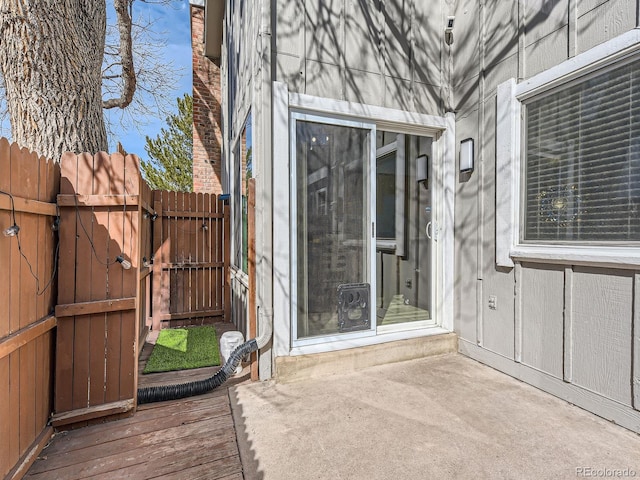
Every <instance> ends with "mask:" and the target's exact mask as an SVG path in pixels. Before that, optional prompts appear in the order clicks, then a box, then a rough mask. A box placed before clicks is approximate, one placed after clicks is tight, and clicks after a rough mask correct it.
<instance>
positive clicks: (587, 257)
mask: <svg viewBox="0 0 640 480" xmlns="http://www.w3.org/2000/svg"><path fill="white" fill-rule="evenodd" d="M509 256H510V257H511V258H512V259H513V260H515V261H518V262H539V263H552V264H560V265H585V266H596V267H610V268H621V269H631V270H638V269H640V247H604V246H586V245H576V246H571V245H523V244H520V245H516V246H514V247H512V248H511V250H510V252H509Z"/></svg>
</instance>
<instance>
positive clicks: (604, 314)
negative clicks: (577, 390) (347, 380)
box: [571, 267, 634, 406]
mask: <svg viewBox="0 0 640 480" xmlns="http://www.w3.org/2000/svg"><path fill="white" fill-rule="evenodd" d="M633 280H634V276H633V273H629V272H624V271H607V270H602V269H600V270H594V269H587V268H578V267H575V268H574V274H573V304H572V311H573V321H572V331H571V336H572V339H571V342H572V349H573V355H572V380H573V383H575V384H576V385H580V386H581V387H584V388H587V389H589V390H591V391H594V392H597V393H599V394H601V395H603V396H605V397H607V398H610V399H612V400H616V401H618V402H620V403H623V404H624V405H629V406H631V404H632V402H631V395H632V393H631V365H632V361H631V360H632V341H631V338H632V305H633Z"/></svg>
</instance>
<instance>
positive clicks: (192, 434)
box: [24, 324, 249, 480]
mask: <svg viewBox="0 0 640 480" xmlns="http://www.w3.org/2000/svg"><path fill="white" fill-rule="evenodd" d="M215 326H216V331H217V333H218V338H219V337H220V336H221V335H222V333H224V332H225V331H228V330H232V329H233V325H231V324H216V325H215ZM154 340H155V338H154V336H153V335H150V339H149V340H148V343H146V344H145V346H144V350H143V352H142V353H141V355H140V371H142V367H143V366H144V363H145V362H146V360H147V359H148V357H149V355H150V353H151V349H152V348H153V342H154ZM218 368H219V367H210V368H201V369H194V370H187V371H182V372H168V373H161V374H150V375H142V374H140V376H139V377H140V378H139V386H142V387H144V386H149V385H158V384H170V383H182V382H186V381H191V380H194V379H199V378H206V377H208V376H210V375H212V374H213V373H215V371H216V370H217V369H218ZM248 378H249V368H248V366H247V367H245V369H244V371H243V374H242V375H241V376H239V377H234V378H233V379H231V380H230V381H229V382H227V384H226V385H225V386H223V387H220V388H219V389H216V390H214V391H213V392H210V393H208V394H206V395H200V396H195V397H190V398H185V399H181V400H173V401H168V402H158V403H150V404H146V405H141V406H140V407H139V409H138V411H137V412H136V414H135V415H134V416H132V417H129V418H126V419H122V420H117V421H112V422H108V423H102V424H97V425H92V426H89V427H85V428H80V429H77V430H71V431H67V432H60V433H58V434H56V436H55V437H54V439H53V440H52V442H51V443H50V445H49V446H47V447H46V448H45V449H44V450H43V452H42V453H41V454H40V457H39V458H38V460H36V461H35V463H34V464H33V465H32V467H31V468H30V469H29V472H28V473H27V475H26V476H25V477H24V478H25V479H31V480H48V479H60V478H65V479H81V478H91V479H95V480H98V479H112V478H129V479H134V480H138V479H139V480H143V479H152V478H162V479H182V478H189V479H212V480H213V479H215V480H234V479H242V478H243V474H242V464H241V462H240V456H239V452H238V446H237V441H236V432H235V428H234V425H233V418H232V416H231V406H230V403H229V394H228V387H229V386H230V385H234V384H238V383H241V382H245V381H248Z"/></svg>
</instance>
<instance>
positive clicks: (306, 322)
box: [292, 114, 375, 343]
mask: <svg viewBox="0 0 640 480" xmlns="http://www.w3.org/2000/svg"><path fill="white" fill-rule="evenodd" d="M292 120H293V124H294V128H293V132H292V133H293V135H292V137H293V138H292V150H293V151H294V152H295V154H294V155H293V166H292V184H293V185H294V186H295V192H294V194H293V195H292V205H293V209H292V213H293V215H294V218H295V222H296V224H295V226H293V232H294V233H293V239H292V240H293V245H294V249H295V252H296V253H295V256H294V262H295V263H294V264H293V265H292V277H293V289H292V290H293V293H294V302H293V304H294V311H295V318H296V321H295V325H294V343H296V341H299V340H305V339H310V338H311V339H317V338H324V339H325V340H327V341H329V340H330V337H332V336H336V335H337V336H340V337H341V336H344V335H345V334H352V335H362V334H372V333H375V307H374V306H373V305H372V297H373V294H372V278H371V277H372V274H371V271H372V268H371V265H372V260H373V255H374V254H373V247H372V244H373V241H372V237H373V232H372V229H373V228H374V224H373V223H372V218H373V211H374V208H375V206H374V205H372V202H371V199H370V197H371V191H372V188H375V178H373V177H372V174H371V171H372V160H373V153H372V152H373V139H374V138H375V128H374V127H373V125H368V124H361V123H356V122H346V121H336V123H335V124H332V123H324V121H326V122H330V120H327V119H322V118H318V117H315V116H310V115H304V114H292Z"/></svg>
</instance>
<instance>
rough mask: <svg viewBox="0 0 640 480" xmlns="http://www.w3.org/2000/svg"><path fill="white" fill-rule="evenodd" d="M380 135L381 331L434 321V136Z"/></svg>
mask: <svg viewBox="0 0 640 480" xmlns="http://www.w3.org/2000/svg"><path fill="white" fill-rule="evenodd" d="M377 137H378V138H377V153H376V167H377V169H376V177H377V182H376V185H377V187H376V188H377V195H376V203H377V209H376V215H377V233H378V235H377V240H376V263H375V265H376V285H377V291H376V317H377V325H378V327H379V328H378V331H385V330H393V329H394V328H396V327H398V326H401V324H405V326H407V325H406V324H410V325H411V326H427V325H432V324H434V323H435V321H434V319H433V316H432V314H431V311H432V307H431V297H432V285H433V282H432V277H431V274H432V270H431V250H432V245H431V238H430V237H431V236H432V235H431V232H430V230H431V221H432V218H431V189H430V183H429V158H430V156H431V139H430V138H427V137H415V136H410V135H403V134H395V133H390V132H380V131H379V132H378V134H377Z"/></svg>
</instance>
